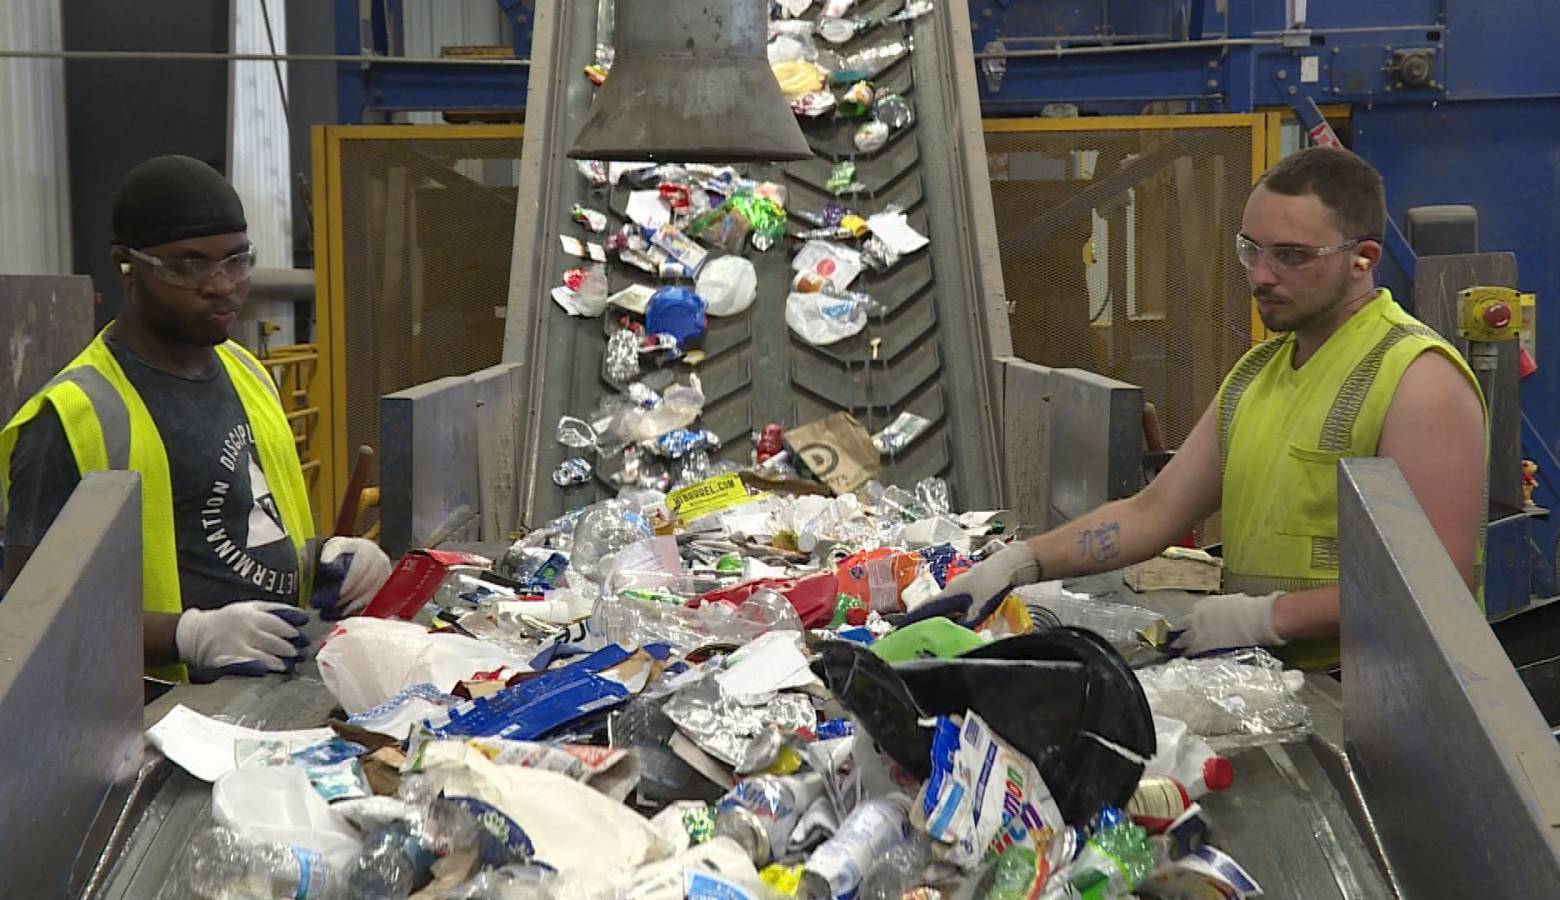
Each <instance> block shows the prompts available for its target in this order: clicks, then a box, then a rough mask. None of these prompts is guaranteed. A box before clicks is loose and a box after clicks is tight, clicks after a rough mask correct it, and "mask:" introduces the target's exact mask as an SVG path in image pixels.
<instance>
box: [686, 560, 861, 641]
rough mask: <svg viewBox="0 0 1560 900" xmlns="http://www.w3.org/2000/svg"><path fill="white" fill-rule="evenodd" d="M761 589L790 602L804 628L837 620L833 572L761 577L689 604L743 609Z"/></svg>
mask: <svg viewBox="0 0 1560 900" xmlns="http://www.w3.org/2000/svg"><path fill="white" fill-rule="evenodd" d="M761 590H771V591H774V592H775V593H777V594H779V595H781V596H783V597H785V599H787V600H789V601H790V602H791V608H792V609H794V610H796V615H797V616H798V617H799V618H801V620H802V627H803V628H820V627H822V626H824V625H827V624H829V623H830V622H831V621H833V620H834V604H835V600H836V598H837V597H838V596H839V584H838V582H837V581H836V580H835V578H834V573H833V572H819V573H818V574H816V575H809V576H807V577H806V578H760V579H758V580H756V581H745V582H743V583H742V584H738V585H733V586H731V587H729V588H721V589H720V590H718V591H710V592H709V593H707V594H701V595H699V596H698V597H695V598H693V599H692V600H690V601H688V605H689V606H691V607H693V608H695V609H697V608H698V607H699V606H700V605H701V604H703V603H729V604H731V605H732V606H741V605H742V604H743V603H744V602H746V601H747V598H749V597H751V596H753V595H754V594H755V593H757V592H758V591H761Z"/></svg>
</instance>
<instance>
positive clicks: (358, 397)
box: [340, 129, 521, 482]
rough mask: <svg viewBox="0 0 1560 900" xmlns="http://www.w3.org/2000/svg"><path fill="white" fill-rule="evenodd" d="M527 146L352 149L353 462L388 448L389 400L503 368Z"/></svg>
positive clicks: (514, 139)
mask: <svg viewBox="0 0 1560 900" xmlns="http://www.w3.org/2000/svg"><path fill="white" fill-rule="evenodd" d="M520 147H521V137H520V131H519V129H515V130H514V132H513V135H512V136H507V135H506V136H505V137H492V138H470V139H467V138H460V139H448V138H445V139H421V138H397V139H367V138H354V139H351V140H344V141H342V143H341V154H340V159H341V173H340V178H341V218H340V229H341V234H342V268H343V273H344V287H345V292H344V297H343V298H342V302H343V304H344V321H345V326H346V327H345V337H344V341H343V350H344V352H345V354H346V392H347V393H346V418H347V424H346V431H347V447H348V448H349V453H348V454H347V457H348V460H349V461H350V459H351V453H350V448H355V447H357V446H359V445H361V444H368V445H371V446H378V444H379V398H380V397H381V396H382V395H384V394H388V393H392V392H394V391H399V390H404V389H405V388H409V387H412V386H414V385H418V384H422V383H424V382H428V381H432V380H434V379H436V378H442V377H444V376H448V375H467V374H470V373H471V372H475V371H477V370H478V369H482V368H485V367H487V366H491V365H496V364H497V363H499V362H500V361H501V358H502V356H503V343H504V328H503V321H502V318H503V316H504V313H505V308H506V303H507V300H508V294H509V261H510V253H511V249H512V245H513V240H514V227H515V198H516V190H515V185H516V183H517V181H518V169H519V160H520ZM371 480H372V481H375V482H377V480H378V473H377V472H374V473H373V477H372V479H371Z"/></svg>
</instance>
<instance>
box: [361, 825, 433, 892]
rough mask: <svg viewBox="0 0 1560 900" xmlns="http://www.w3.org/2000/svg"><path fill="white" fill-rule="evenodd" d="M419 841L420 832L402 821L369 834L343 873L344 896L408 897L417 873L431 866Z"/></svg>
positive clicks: (429, 855) (431, 859) (427, 853)
mask: <svg viewBox="0 0 1560 900" xmlns="http://www.w3.org/2000/svg"><path fill="white" fill-rule="evenodd" d="M420 837H421V831H420V829H413V828H412V827H411V826H409V825H408V824H407V823H406V822H404V821H403V822H392V823H390V824H389V825H386V826H384V827H383V828H379V829H377V830H375V831H373V832H372V833H370V834H369V836H368V837H367V839H365V840H364V841H363V852H362V853H361V854H359V855H358V858H357V859H355V860H353V862H352V867H351V868H350V869H348V870H347V895H348V896H349V897H350V898H352V900H403V898H405V897H407V896H408V895H410V894H411V892H412V885H413V884H415V883H416V880H417V876H418V874H420V871H426V870H427V869H428V868H430V867H431V866H432V865H433V854H431V853H429V852H427V851H426V850H423V849H422V848H421V846H420V841H419V839H420Z"/></svg>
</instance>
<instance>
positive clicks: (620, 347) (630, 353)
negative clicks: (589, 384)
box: [605, 328, 639, 385]
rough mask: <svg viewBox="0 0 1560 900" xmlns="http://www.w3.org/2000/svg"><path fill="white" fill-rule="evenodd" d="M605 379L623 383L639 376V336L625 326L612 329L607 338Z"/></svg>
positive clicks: (614, 382)
mask: <svg viewBox="0 0 1560 900" xmlns="http://www.w3.org/2000/svg"><path fill="white" fill-rule="evenodd" d="M605 367H606V375H607V380H608V381H610V382H612V383H613V384H616V385H625V384H628V383H630V382H632V381H633V380H634V379H636V378H638V377H639V336H638V335H636V334H634V333H633V332H632V331H629V330H628V329H627V328H624V329H622V330H621V331H614V332H613V333H612V336H611V337H609V338H607V351H606V363H605Z"/></svg>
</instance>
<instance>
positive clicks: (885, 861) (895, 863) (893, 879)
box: [856, 831, 932, 900]
mask: <svg viewBox="0 0 1560 900" xmlns="http://www.w3.org/2000/svg"><path fill="white" fill-rule="evenodd" d="M931 862H932V849H931V842H930V841H928V840H927V839H926V835H925V834H924V833H921V832H919V831H918V832H916V834H915V835H914V836H913V837H912V838H911V839H910V840H908V841H905V842H904V843H902V844H899V845H898V846H895V847H894V848H892V849H890V850H889V851H888V852H887V853H884V854H883V855H882V857H881V858H880V859H879V862H878V864H877V865H875V866H873V867H872V870H871V871H870V872H868V873H867V875H866V877H865V878H863V879H862V880H861V888H860V890H859V891H858V892H857V894H856V896H857V898H858V900H900V898H901V897H903V896H905V895H906V894H908V893H910V892H911V891H913V890H915V889H916V888H918V887H920V886H921V885H922V884H924V883H925V882H924V880H923V879H922V875H924V874H925V872H926V867H927V866H928V865H930V864H931Z"/></svg>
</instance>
